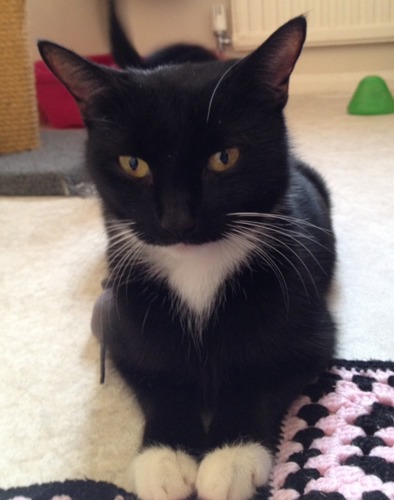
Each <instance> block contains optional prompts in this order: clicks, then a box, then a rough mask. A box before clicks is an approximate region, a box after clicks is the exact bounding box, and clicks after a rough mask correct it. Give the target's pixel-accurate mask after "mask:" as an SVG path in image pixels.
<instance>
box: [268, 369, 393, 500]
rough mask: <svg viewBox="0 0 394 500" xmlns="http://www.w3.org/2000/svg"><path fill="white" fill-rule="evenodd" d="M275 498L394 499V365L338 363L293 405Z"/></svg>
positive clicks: (283, 436) (284, 436) (275, 481)
mask: <svg viewBox="0 0 394 500" xmlns="http://www.w3.org/2000/svg"><path fill="white" fill-rule="evenodd" d="M270 498H271V499H272V500H298V499H300V500H301V499H302V500H318V499H324V500H393V499H394V363H391V362H376V361H375V362H374V361H371V362H357V361H337V362H335V364H334V365H333V366H332V367H331V368H330V369H329V370H328V371H326V372H325V373H323V374H322V375H321V376H320V377H319V378H318V380H316V381H315V382H314V383H312V384H310V385H309V386H308V387H307V388H306V389H305V391H304V394H303V395H302V396H300V397H299V398H298V399H297V400H296V401H295V402H294V403H293V404H292V406H291V408H290V410H289V411H288V413H287V415H286V417H285V419H284V421H283V424H282V432H281V440H280V444H279V446H278V452H277V455H276V464H275V466H274V468H273V472H272V475H271V491H270Z"/></svg>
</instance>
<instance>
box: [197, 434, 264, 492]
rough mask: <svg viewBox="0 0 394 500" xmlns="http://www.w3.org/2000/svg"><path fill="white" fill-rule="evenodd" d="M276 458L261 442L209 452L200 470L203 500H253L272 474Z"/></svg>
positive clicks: (198, 479)
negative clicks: (273, 462) (272, 466)
mask: <svg viewBox="0 0 394 500" xmlns="http://www.w3.org/2000/svg"><path fill="white" fill-rule="evenodd" d="M271 465H272V457H271V454H270V453H269V451H268V450H267V449H266V448H264V446H261V445H260V444H258V443H245V444H239V445H234V446H224V447H223V448H218V449H216V450H213V451H212V452H211V453H209V454H208V455H207V456H206V457H205V458H204V460H203V461H202V462H201V465H200V467H199V469H198V475H197V481H196V488H197V493H198V498H199V499H201V500H249V499H250V498H251V497H252V496H253V494H254V492H255V489H256V488H257V487H259V486H263V485H264V484H265V483H266V482H267V480H268V476H269V473H270V469H271Z"/></svg>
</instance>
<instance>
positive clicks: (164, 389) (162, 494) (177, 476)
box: [128, 383, 205, 500]
mask: <svg viewBox="0 0 394 500" xmlns="http://www.w3.org/2000/svg"><path fill="white" fill-rule="evenodd" d="M136 392H137V396H138V399H139V401H140V404H141V408H142V409H143V411H144V414H145V418H146V425H145V431H144V437H143V445H142V448H141V451H140V453H139V454H138V455H137V456H136V457H135V459H134V461H133V463H132V466H131V469H130V470H129V472H128V474H129V481H128V482H129V488H130V490H132V491H134V492H135V493H136V494H137V496H138V498H139V499H140V500H183V499H186V498H188V497H190V496H191V495H192V494H193V493H194V492H195V482H196V478H197V471H198V463H197V457H198V456H199V454H200V453H201V447H202V446H203V443H204V442H205V433H204V429H203V425H202V421H201V418H200V414H199V411H198V407H197V403H196V399H195V397H194V396H193V391H192V390H190V389H189V388H179V387H175V386H173V385H168V386H167V385H165V384H162V383H159V384H155V383H152V384H148V385H147V386H144V387H143V388H141V387H137V390H136Z"/></svg>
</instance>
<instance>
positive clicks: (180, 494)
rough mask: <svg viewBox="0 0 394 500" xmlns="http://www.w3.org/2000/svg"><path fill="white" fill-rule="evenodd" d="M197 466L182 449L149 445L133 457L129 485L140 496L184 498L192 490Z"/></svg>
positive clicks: (144, 499)
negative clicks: (149, 446)
mask: <svg viewBox="0 0 394 500" xmlns="http://www.w3.org/2000/svg"><path fill="white" fill-rule="evenodd" d="M197 469H198V466H197V463H196V461H195V460H194V459H193V458H192V457H191V456H189V455H188V454H186V453H184V452H183V451H180V450H173V449H171V448H167V447H164V446H163V447H152V448H148V449H145V450H143V451H142V452H141V453H140V454H139V455H137V457H136V458H135V459H134V462H133V464H132V469H131V481H132V482H131V485H130V488H131V489H132V490H133V491H134V492H135V493H136V495H137V496H138V498H139V499H140V500H183V499H186V498H188V497H189V496H190V495H191V494H192V493H193V492H194V484H195V481H196V477H197Z"/></svg>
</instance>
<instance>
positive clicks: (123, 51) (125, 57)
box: [109, 0, 143, 68]
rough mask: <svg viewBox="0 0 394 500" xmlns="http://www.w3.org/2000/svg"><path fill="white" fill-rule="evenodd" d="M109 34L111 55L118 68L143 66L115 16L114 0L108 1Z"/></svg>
mask: <svg viewBox="0 0 394 500" xmlns="http://www.w3.org/2000/svg"><path fill="white" fill-rule="evenodd" d="M109 23H110V25H109V28H110V30H109V32H110V43H111V53H112V56H113V58H114V60H115V62H116V64H117V65H118V66H120V67H121V68H126V67H127V66H134V67H137V68H140V67H142V66H143V62H142V58H141V57H140V55H139V54H138V52H137V51H136V50H135V48H134V47H133V45H132V44H131V43H130V41H129V40H128V38H127V37H126V35H125V32H124V31H123V28H122V26H121V24H120V22H119V19H118V16H117V14H116V8H115V0H109Z"/></svg>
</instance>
